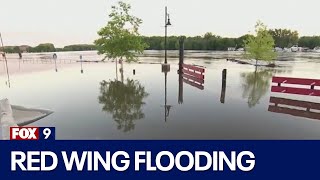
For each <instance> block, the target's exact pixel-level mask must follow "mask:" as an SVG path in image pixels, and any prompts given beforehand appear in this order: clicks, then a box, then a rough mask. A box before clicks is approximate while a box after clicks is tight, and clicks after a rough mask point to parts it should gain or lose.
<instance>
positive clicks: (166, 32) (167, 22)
mask: <svg viewBox="0 0 320 180" xmlns="http://www.w3.org/2000/svg"><path fill="white" fill-rule="evenodd" d="M168 26H171V22H170V16H169V14H168V8H167V6H166V8H165V26H164V27H165V36H164V51H165V52H164V53H165V59H164V63H165V64H167V63H168V61H167V34H168V30H167V29H168Z"/></svg>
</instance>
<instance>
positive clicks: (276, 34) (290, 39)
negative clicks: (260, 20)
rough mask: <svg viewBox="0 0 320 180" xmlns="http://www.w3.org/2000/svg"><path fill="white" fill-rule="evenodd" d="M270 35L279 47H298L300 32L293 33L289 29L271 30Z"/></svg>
mask: <svg viewBox="0 0 320 180" xmlns="http://www.w3.org/2000/svg"><path fill="white" fill-rule="evenodd" d="M269 33H270V34H271V35H272V37H273V39H274V41H275V45H276V46H277V47H281V48H285V47H291V46H293V45H297V44H298V41H299V33H298V31H291V30H289V29H270V30H269Z"/></svg>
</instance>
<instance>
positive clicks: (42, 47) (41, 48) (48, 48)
mask: <svg viewBox="0 0 320 180" xmlns="http://www.w3.org/2000/svg"><path fill="white" fill-rule="evenodd" d="M96 49H97V48H96V46H95V45H93V44H75V45H69V46H65V47H63V48H56V47H55V46H54V45H53V44H52V43H44V44H39V45H38V46H35V47H31V46H26V45H24V46H6V47H4V51H5V52H6V53H19V52H61V51H91V50H96ZM0 51H3V50H2V49H1V48H0Z"/></svg>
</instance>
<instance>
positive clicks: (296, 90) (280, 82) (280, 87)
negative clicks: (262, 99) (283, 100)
mask: <svg viewBox="0 0 320 180" xmlns="http://www.w3.org/2000/svg"><path fill="white" fill-rule="evenodd" d="M272 83H276V84H277V85H273V86H272V88H271V92H278V93H288V94H299V95H308V96H320V90H319V89H315V87H316V86H320V80H319V79H302V78H289V77H273V78H272ZM286 85H305V86H309V87H307V88H302V87H288V86H286Z"/></svg>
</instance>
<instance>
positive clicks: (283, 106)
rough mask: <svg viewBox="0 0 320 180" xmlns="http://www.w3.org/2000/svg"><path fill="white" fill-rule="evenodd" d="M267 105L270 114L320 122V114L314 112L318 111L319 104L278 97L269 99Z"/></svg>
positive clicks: (319, 108)
mask: <svg viewBox="0 0 320 180" xmlns="http://www.w3.org/2000/svg"><path fill="white" fill-rule="evenodd" d="M269 103H270V105H269V108H268V111H270V112H274V113H281V114H288V115H292V116H296V117H304V118H309V119H317V120H320V113H319V112H315V111H319V110H320V104H319V103H314V102H309V101H300V100H294V99H287V98H280V97H270V101H269Z"/></svg>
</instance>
